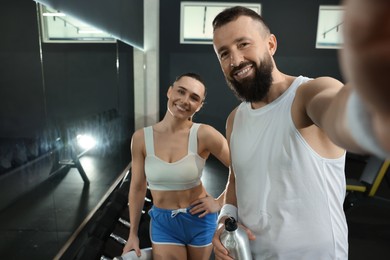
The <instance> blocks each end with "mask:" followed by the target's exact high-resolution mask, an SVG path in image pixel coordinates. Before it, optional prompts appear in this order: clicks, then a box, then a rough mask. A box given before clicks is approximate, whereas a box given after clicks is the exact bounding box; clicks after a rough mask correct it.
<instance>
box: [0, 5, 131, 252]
mask: <svg viewBox="0 0 390 260" xmlns="http://www.w3.org/2000/svg"><path fill="white" fill-rule="evenodd" d="M37 13H38V12H37V6H36V4H35V3H34V2H33V1H21V0H17V1H8V2H6V3H4V8H2V10H1V11H0V22H1V23H2V24H7V30H2V34H3V36H4V38H3V40H2V41H1V42H0V49H1V50H2V52H0V60H1V64H2V65H3V66H2V67H1V70H0V71H1V77H0V86H1V87H0V223H2V224H0V229H1V231H2V232H3V233H2V234H5V233H4V232H6V234H7V238H9V239H4V240H3V242H1V243H0V250H1V255H2V257H5V258H7V256H10V257H8V258H12V259H26V258H29V259H52V257H53V256H54V255H55V254H56V253H57V252H58V251H59V249H60V247H61V246H63V245H64V244H65V242H66V240H67V239H68V238H69V236H70V235H71V234H72V233H73V232H74V231H75V230H76V228H77V227H78V226H79V225H80V223H81V221H82V220H83V219H84V218H85V217H86V216H87V214H88V213H89V212H91V211H92V210H93V209H94V207H95V206H96V205H97V204H98V202H99V201H100V200H101V198H102V197H104V194H105V193H106V192H107V191H108V190H109V188H110V186H111V185H112V184H113V183H115V181H116V180H117V178H119V177H120V175H121V174H122V173H123V170H124V169H125V168H126V166H127V165H128V164H129V161H130V154H129V144H130V141H129V139H130V136H131V133H132V131H133V129H134V123H133V122H134V104H133V100H134V98H133V95H134V94H133V47H132V46H129V45H127V44H125V43H123V42H121V41H120V40H118V41H116V40H115V42H109V43H101V42H97V43H90V42H89V43H88V42H84V43H82V44H81V43H77V44H76V43H64V42H62V43H55V44H54V43H49V42H44V41H41V40H40V39H41V38H40V37H41V35H40V30H39V26H38V25H39V16H38V14H37ZM51 19H53V17H51ZM26 25H28V29H26ZM81 136H84V137H85V136H90V137H92V138H94V140H95V142H96V144H95V146H93V147H87V148H85V147H82V146H80V144H81V142H82V141H83V140H85V139H83V138H81ZM2 237H3V235H2ZM26 240H28V241H34V242H33V243H34V245H35V246H36V247H35V248H31V250H28V249H27V248H26V249H24V250H18V248H20V244H21V241H26ZM43 241H46V242H47V241H50V243H51V244H52V245H53V246H47V243H46V242H45V244H42V243H44V242H43ZM27 244H29V243H27ZM30 244H31V242H30ZM30 244H29V245H28V246H31V247H33V246H34V245H30ZM41 246H42V247H41ZM43 246H44V247H45V248H43ZM6 248H8V249H10V250H11V251H12V250H13V251H12V253H13V255H12V254H11V253H10V254H8V249H7V250H5V249H6ZM2 249H4V251H3V250H2ZM22 251H23V252H24V253H23V252H22ZM3 253H4V254H3ZM39 253H40V254H42V253H43V254H45V255H46V258H39V257H38V254H39ZM15 254H18V255H19V258H18V257H17V256H16V255H15ZM22 254H31V255H29V256H28V257H26V255H24V258H23V256H22ZM34 254H37V255H34ZM40 256H41V255H40Z"/></svg>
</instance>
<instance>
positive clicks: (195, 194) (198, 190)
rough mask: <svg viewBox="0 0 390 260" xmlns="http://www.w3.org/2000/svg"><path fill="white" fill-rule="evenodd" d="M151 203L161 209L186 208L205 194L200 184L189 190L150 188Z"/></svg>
mask: <svg viewBox="0 0 390 260" xmlns="http://www.w3.org/2000/svg"><path fill="white" fill-rule="evenodd" d="M151 193H152V197H153V205H154V206H156V207H158V208H162V209H179V208H187V207H189V206H190V204H191V203H192V202H194V201H195V200H197V199H200V198H204V197H206V196H207V193H206V190H205V188H204V187H203V185H202V184H199V185H198V186H196V187H194V188H192V189H189V190H175V191H166V190H164V191H162V190H151Z"/></svg>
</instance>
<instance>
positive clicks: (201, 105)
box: [195, 102, 203, 112]
mask: <svg viewBox="0 0 390 260" xmlns="http://www.w3.org/2000/svg"><path fill="white" fill-rule="evenodd" d="M202 107H203V102H202V104H200V106H199V107H198V108H197V109H196V111H195V112H198V111H199V110H200V109H201V108H202Z"/></svg>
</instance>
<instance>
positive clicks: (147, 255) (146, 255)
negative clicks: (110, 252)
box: [113, 247, 153, 260]
mask: <svg viewBox="0 0 390 260" xmlns="http://www.w3.org/2000/svg"><path fill="white" fill-rule="evenodd" d="M152 259H153V255H152V248H151V247H147V248H142V249H141V256H140V257H138V256H137V254H136V253H135V251H130V252H127V253H126V254H124V255H121V256H116V257H114V259H113V260H152Z"/></svg>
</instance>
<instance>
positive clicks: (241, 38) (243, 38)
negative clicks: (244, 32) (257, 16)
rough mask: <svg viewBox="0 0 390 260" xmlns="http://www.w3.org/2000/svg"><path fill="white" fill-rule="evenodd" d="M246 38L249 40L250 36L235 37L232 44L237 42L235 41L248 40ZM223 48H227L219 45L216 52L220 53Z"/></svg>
mask: <svg viewBox="0 0 390 260" xmlns="http://www.w3.org/2000/svg"><path fill="white" fill-rule="evenodd" d="M248 40H250V38H248V37H245V36H243V37H240V38H237V39H235V40H234V41H233V43H234V44H237V43H239V42H242V41H248ZM224 50H227V47H226V46H221V47H220V48H218V49H217V52H218V53H221V52H222V51H224Z"/></svg>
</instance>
